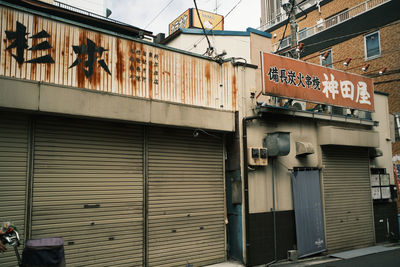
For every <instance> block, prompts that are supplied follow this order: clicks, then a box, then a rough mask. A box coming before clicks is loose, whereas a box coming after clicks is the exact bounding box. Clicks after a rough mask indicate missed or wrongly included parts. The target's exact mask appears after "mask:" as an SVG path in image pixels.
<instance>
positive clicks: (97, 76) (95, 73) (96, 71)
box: [90, 34, 104, 90]
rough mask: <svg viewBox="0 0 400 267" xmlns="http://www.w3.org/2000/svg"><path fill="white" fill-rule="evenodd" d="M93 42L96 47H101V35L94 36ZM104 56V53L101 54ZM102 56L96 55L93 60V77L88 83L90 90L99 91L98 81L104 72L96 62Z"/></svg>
mask: <svg viewBox="0 0 400 267" xmlns="http://www.w3.org/2000/svg"><path fill="white" fill-rule="evenodd" d="M94 42H95V44H96V46H97V47H100V46H101V47H102V46H103V44H102V38H101V34H96V35H95V37H94ZM103 55H104V52H103ZM103 55H102V56H101V57H100V54H98V53H96V59H95V63H94V64H95V65H94V67H95V68H94V71H93V76H92V77H91V79H90V83H91V84H92V89H95V90H97V89H101V88H99V85H100V79H101V72H102V71H104V70H103V68H102V67H101V66H100V64H99V63H98V62H97V61H99V60H101V59H103V58H102V57H103Z"/></svg>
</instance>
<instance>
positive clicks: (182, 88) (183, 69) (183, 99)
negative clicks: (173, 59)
mask: <svg viewBox="0 0 400 267" xmlns="http://www.w3.org/2000/svg"><path fill="white" fill-rule="evenodd" d="M185 63H186V62H185V59H184V57H183V56H182V57H181V67H182V73H181V101H182V103H184V102H185V86H186V83H185V82H186V65H185Z"/></svg>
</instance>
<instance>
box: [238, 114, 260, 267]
mask: <svg viewBox="0 0 400 267" xmlns="http://www.w3.org/2000/svg"><path fill="white" fill-rule="evenodd" d="M258 118H260V116H258V115H255V116H249V117H244V118H243V119H242V131H243V136H242V139H243V142H242V144H243V184H244V209H245V229H246V235H245V236H246V243H245V244H246V265H247V263H248V261H249V257H248V256H249V249H248V248H249V246H250V244H249V243H248V240H249V232H250V225H249V221H250V210H249V179H248V178H249V177H248V175H249V172H248V169H247V168H248V164H247V162H248V158H247V122H248V121H251V120H255V119H258Z"/></svg>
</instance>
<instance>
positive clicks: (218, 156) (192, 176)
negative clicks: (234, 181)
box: [148, 128, 225, 267]
mask: <svg viewBox="0 0 400 267" xmlns="http://www.w3.org/2000/svg"><path fill="white" fill-rule="evenodd" d="M148 175H149V178H148V179H149V189H148V190H149V199H148V262H149V264H148V266H154V267H155V266H157V267H166V266H202V265H206V264H212V263H217V262H222V261H224V258H225V227H224V181H223V177H224V175H223V145H222V138H221V137H219V136H210V135H206V134H205V133H202V132H200V134H199V135H198V136H197V137H196V136H194V135H193V131H186V130H174V129H161V128H151V129H150V133H149V139H148ZM190 264H192V265H190Z"/></svg>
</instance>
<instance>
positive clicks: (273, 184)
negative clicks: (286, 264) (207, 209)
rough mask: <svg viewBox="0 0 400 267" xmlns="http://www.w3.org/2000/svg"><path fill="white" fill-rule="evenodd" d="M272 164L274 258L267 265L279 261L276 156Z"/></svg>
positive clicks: (272, 158) (272, 159)
mask: <svg viewBox="0 0 400 267" xmlns="http://www.w3.org/2000/svg"><path fill="white" fill-rule="evenodd" d="M270 159H271V166H272V170H271V171H272V216H273V221H274V225H273V227H274V260H273V261H271V262H270V263H267V264H266V266H270V265H271V264H273V263H275V262H277V261H278V252H277V251H278V248H277V235H276V228H277V227H276V207H275V160H276V158H275V157H271V158H270Z"/></svg>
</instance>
